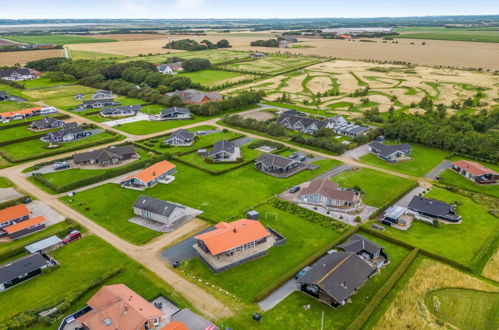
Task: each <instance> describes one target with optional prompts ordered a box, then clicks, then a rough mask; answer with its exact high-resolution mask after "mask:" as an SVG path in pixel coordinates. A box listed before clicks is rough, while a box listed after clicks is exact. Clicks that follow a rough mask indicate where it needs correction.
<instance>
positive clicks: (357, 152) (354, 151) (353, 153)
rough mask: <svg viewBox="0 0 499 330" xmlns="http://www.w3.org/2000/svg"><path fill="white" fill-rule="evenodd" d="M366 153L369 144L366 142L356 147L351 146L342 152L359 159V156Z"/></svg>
mask: <svg viewBox="0 0 499 330" xmlns="http://www.w3.org/2000/svg"><path fill="white" fill-rule="evenodd" d="M368 153H369V144H368V143H366V144H363V145H361V146H358V147H356V148H353V149H352V150H348V151H347V152H345V153H344V154H343V156H348V157H352V158H355V159H359V158H360V157H362V156H365V155H367V154H368Z"/></svg>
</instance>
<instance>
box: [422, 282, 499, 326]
mask: <svg viewBox="0 0 499 330" xmlns="http://www.w3.org/2000/svg"><path fill="white" fill-rule="evenodd" d="M425 303H426V307H427V308H428V309H429V310H430V311H431V312H432V313H433V315H434V316H435V317H436V318H437V319H439V320H440V321H441V322H445V323H450V324H452V325H453V326H455V327H457V328H459V329H494V328H497V325H498V324H499V293H497V292H484V291H476V290H469V289H459V288H448V289H441V290H436V291H432V292H429V293H427V294H426V297H425Z"/></svg>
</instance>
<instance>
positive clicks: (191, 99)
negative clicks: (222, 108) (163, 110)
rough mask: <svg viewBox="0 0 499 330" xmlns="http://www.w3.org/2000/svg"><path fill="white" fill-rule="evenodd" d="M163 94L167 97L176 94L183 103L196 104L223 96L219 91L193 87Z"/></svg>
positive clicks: (219, 98)
mask: <svg viewBox="0 0 499 330" xmlns="http://www.w3.org/2000/svg"><path fill="white" fill-rule="evenodd" d="M165 95H166V96H168V97H172V96H177V97H179V98H180V100H181V101H182V102H183V103H188V104H197V105H201V104H204V103H206V102H211V101H215V102H217V101H221V100H223V96H222V94H220V93H219V92H207V93H205V92H200V91H197V90H195V89H186V90H176V91H174V92H170V93H166V94H165Z"/></svg>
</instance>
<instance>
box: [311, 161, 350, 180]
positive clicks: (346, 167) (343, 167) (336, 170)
mask: <svg viewBox="0 0 499 330" xmlns="http://www.w3.org/2000/svg"><path fill="white" fill-rule="evenodd" d="M354 168H355V166H352V165H346V164H343V165H339V166H336V167H334V168H332V169H330V170H329V171H327V172H324V173H322V174H319V175H318V176H316V177H315V178H314V179H326V178H330V177H333V176H335V175H338V174H341V173H343V172H347V171H351V170H353V169H354Z"/></svg>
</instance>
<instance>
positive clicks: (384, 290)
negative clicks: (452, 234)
mask: <svg viewBox="0 0 499 330" xmlns="http://www.w3.org/2000/svg"><path fill="white" fill-rule="evenodd" d="M418 253H419V249H418V248H415V249H413V250H412V251H411V252H410V253H409V255H408V256H407V257H406V258H405V259H404V260H403V261H402V262H401V263H400V265H399V266H398V267H397V269H395V271H394V272H393V274H392V275H391V276H390V278H388V280H387V281H386V282H385V283H384V284H383V286H382V287H381V288H379V290H378V292H376V294H375V295H374V297H373V298H372V299H371V301H370V302H369V303H368V304H367V306H366V307H365V308H364V309H363V310H362V312H360V314H359V315H358V316H357V317H356V318H355V320H353V322H352V323H350V325H349V326H348V327H347V330H357V329H361V328H362V327H363V326H364V324H365V323H366V322H367V320H368V319H369V317H371V315H372V314H373V313H374V312H375V311H376V308H378V306H379V304H380V303H381V302H382V301H383V299H385V297H386V296H387V295H388V293H390V291H391V290H392V288H393V287H394V286H395V284H396V283H397V282H398V280H399V279H400V278H401V277H402V275H404V273H405V272H406V270H407V268H409V266H410V265H411V264H412V262H413V261H414V259H415V258H416V257H417V255H418Z"/></svg>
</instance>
